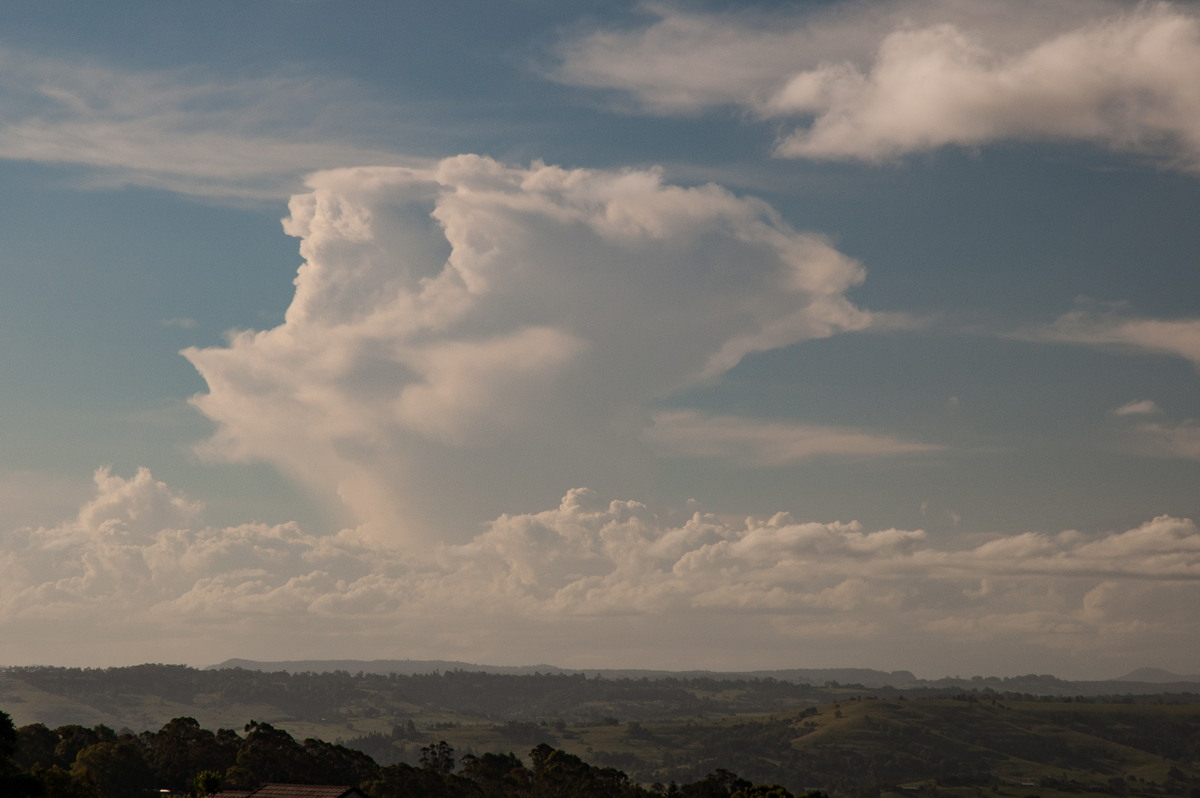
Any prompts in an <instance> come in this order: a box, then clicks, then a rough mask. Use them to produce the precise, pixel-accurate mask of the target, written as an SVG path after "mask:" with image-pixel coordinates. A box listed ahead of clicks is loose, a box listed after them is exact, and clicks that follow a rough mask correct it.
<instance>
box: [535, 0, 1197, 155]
mask: <svg viewBox="0 0 1200 798" xmlns="http://www.w3.org/2000/svg"><path fill="white" fill-rule="evenodd" d="M651 10H652V11H653V13H654V14H655V16H656V19H655V20H654V21H653V22H651V23H650V24H649V25H647V26H644V27H641V28H635V29H632V30H621V31H597V32H592V33H590V34H587V35H584V36H581V37H578V38H576V39H573V40H571V41H568V42H566V43H564V44H563V45H561V46H560V49H559V58H560V63H559V66H558V67H557V69H556V70H555V71H554V73H553V75H554V77H555V78H556V79H558V80H560V81H562V82H565V83H570V84H574V85H581V86H590V87H595V88H603V89H611V90H619V91H622V92H626V93H628V94H629V95H631V96H632V97H634V98H636V100H637V102H638V103H640V105H641V106H642V107H643V108H646V109H649V110H652V111H655V112H660V113H681V112H695V111H698V110H700V109H704V108H709V107H713V106H718V105H733V106H741V107H744V108H746V109H747V110H749V111H750V112H751V113H752V114H754V115H755V116H758V117H760V118H763V119H779V120H795V126H794V127H793V128H792V129H791V130H790V131H788V132H787V133H785V134H784V135H783V136H782V137H781V138H780V140H779V142H778V144H777V149H776V152H777V154H778V155H780V156H783V157H795V158H818V159H852V160H865V161H873V162H878V161H885V160H891V159H895V158H898V157H902V156H904V155H907V154H910V153H914V152H923V151H929V150H934V149H937V148H939V147H944V146H947V145H955V146H964V147H975V146H980V145H984V144H988V143H992V142H997V141H1004V140H1018V141H1067V140H1070V141H1085V142H1090V143H1093V144H1096V145H1098V146H1101V147H1105V148H1109V149H1112V150H1116V151H1122V152H1131V153H1137V154H1140V155H1147V156H1155V157H1158V158H1161V159H1165V160H1166V161H1167V162H1169V163H1171V164H1172V165H1174V166H1176V167H1178V168H1182V169H1185V170H1188V171H1196V170H1198V169H1200V89H1198V88H1197V84H1196V81H1195V75H1196V74H1197V72H1198V71H1200V18H1198V17H1197V16H1196V15H1195V14H1194V13H1193V12H1192V10H1191V9H1190V8H1189V7H1188V6H1186V5H1183V4H1172V3H1140V4H1136V5H1133V4H1127V3H1115V2H1110V1H1109V0H1071V2H1063V3H1054V4H1044V5H1041V6H1038V7H1036V8H1034V7H1029V8H1023V9H1022V13H1020V14H1013V13H1011V12H1012V7H1011V5H1009V4H1006V3H1002V2H996V1H995V0H970V1H969V2H911V0H888V1H885V2H872V3H850V4H842V5H833V6H818V7H816V8H815V9H813V10H805V11H803V12H800V13H791V14H783V13H774V14H754V13H748V14H744V15H735V14H731V13H726V14H716V13H699V12H689V11H684V10H681V9H679V8H676V7H671V6H651Z"/></svg>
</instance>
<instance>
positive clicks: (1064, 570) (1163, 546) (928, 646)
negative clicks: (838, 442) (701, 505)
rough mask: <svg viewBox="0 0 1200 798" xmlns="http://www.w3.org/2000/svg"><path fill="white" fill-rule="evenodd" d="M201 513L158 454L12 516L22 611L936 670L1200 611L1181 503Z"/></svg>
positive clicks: (10, 563) (1160, 640) (1189, 631)
mask: <svg viewBox="0 0 1200 798" xmlns="http://www.w3.org/2000/svg"><path fill="white" fill-rule="evenodd" d="M201 513H202V508H201V507H200V506H199V505H198V504H197V503H196V502H194V501H192V500H190V499H188V498H187V497H186V496H183V495H181V494H180V493H178V492H177V491H175V490H173V489H172V488H170V487H169V486H167V485H165V484H164V483H162V482H160V481H158V480H156V479H155V478H154V477H153V476H152V475H151V474H150V473H149V472H148V471H146V470H144V469H143V470H140V471H138V472H137V473H136V474H134V475H133V476H131V477H129V478H123V477H120V476H117V475H114V474H112V473H111V472H109V471H108V470H100V471H98V472H97V474H96V478H95V486H94V494H93V496H92V498H91V499H90V500H88V501H87V502H86V503H85V504H84V505H83V507H82V508H81V509H80V511H79V513H78V514H77V515H76V517H75V518H73V519H70V520H68V521H65V522H63V523H61V524H58V525H54V526H48V527H36V528H24V529H15V530H11V529H10V530H3V531H0V633H9V632H13V633H15V632H16V631H20V632H21V633H22V635H23V637H24V639H26V640H27V645H28V646H29V647H30V648H31V650H35V651H39V652H49V651H54V650H56V649H55V648H54V647H55V646H59V647H61V645H62V643H63V639H64V630H69V631H70V633H71V636H72V639H74V636H76V635H78V640H80V641H86V642H89V643H95V644H102V643H103V642H104V641H109V642H110V643H111V644H113V645H120V646H122V649H123V651H125V657H126V658H128V657H130V656H146V657H152V656H154V652H155V651H157V652H160V653H159V656H161V651H162V646H163V645H164V644H169V645H170V646H171V647H172V650H173V652H174V654H173V657H175V658H177V659H179V658H183V659H189V660H191V661H195V662H211V661H215V660H216V659H218V658H220V657H223V656H233V655H246V654H247V652H248V651H249V652H255V653H251V654H250V655H251V656H268V655H269V654H270V652H271V651H274V652H276V655H279V652H281V651H287V652H294V654H295V655H297V656H299V655H301V654H302V653H303V652H305V651H311V650H313V649H312V646H314V645H316V644H317V642H318V641H320V642H321V643H323V644H327V643H328V641H329V640H330V639H337V640H340V641H342V643H343V644H344V645H345V646H348V647H350V648H351V649H352V650H355V651H359V652H363V653H364V655H378V656H388V655H391V656H395V652H396V650H397V649H396V648H394V645H395V643H394V641H402V646H401V649H399V650H403V651H404V652H406V655H408V656H425V655H429V656H457V655H465V654H469V655H470V656H472V657H478V656H507V657H511V646H512V643H513V640H514V639H517V640H519V641H521V642H520V644H521V646H522V650H523V651H524V652H525V653H526V655H527V656H528V657H530V658H537V659H538V661H555V662H562V663H565V664H571V663H572V662H576V663H579V664H581V665H591V666H593V667H600V666H602V665H605V664H613V665H618V664H621V663H622V662H626V663H627V662H628V661H640V662H643V663H660V664H666V663H674V665H675V666H676V667H681V666H682V665H683V664H684V663H685V662H689V661H690V662H691V664H692V666H694V665H695V662H697V661H703V660H692V659H690V658H692V657H695V656H701V655H702V654H703V652H705V651H707V652H710V653H711V650H712V647H713V643H714V641H716V642H720V643H722V644H733V643H736V644H737V645H739V646H745V650H746V652H748V656H749V657H750V658H751V660H753V659H757V661H759V662H761V661H794V659H791V658H792V657H794V655H795V652H794V647H795V646H796V645H797V644H798V643H799V642H800V641H803V644H804V646H805V648H806V650H807V651H809V652H818V651H823V650H832V649H835V650H837V651H840V652H850V653H849V654H847V656H854V657H855V658H856V660H858V661H861V657H862V656H863V655H864V654H865V653H866V652H869V651H872V650H877V649H878V646H879V644H880V641H883V640H888V641H897V644H898V645H905V646H909V648H906V649H904V650H903V651H902V652H901V654H897V651H896V650H893V651H892V653H891V654H889V656H891V657H892V660H890V661H891V662H893V664H894V662H895V661H896V657H897V656H898V657H899V658H900V659H903V660H904V661H905V662H906V663H914V667H918V666H919V667H922V668H926V669H936V668H938V667H940V665H939V664H938V663H937V662H936V661H934V660H930V659H928V651H934V650H936V651H945V650H946V647H947V646H951V645H954V644H956V643H961V642H964V641H969V642H970V643H971V646H972V648H973V649H978V650H979V651H981V652H987V653H986V654H981V656H986V657H988V658H990V657H992V656H993V655H994V653H995V652H1003V651H1009V652H1010V653H1011V652H1013V651H1019V653H1017V654H1014V655H1013V658H1012V661H1011V662H1008V661H1003V660H995V659H980V660H978V662H977V663H968V664H971V665H972V667H975V668H977V669H978V671H979V672H981V673H985V672H987V673H994V672H996V671H997V670H1001V671H1002V670H1004V669H1006V668H1014V667H1015V668H1020V667H1028V662H1029V661H1030V660H1031V659H1034V660H1037V661H1045V658H1046V656H1048V654H1047V652H1052V651H1054V650H1059V651H1062V652H1063V653H1064V655H1066V656H1068V657H1069V656H1071V655H1079V654H1083V653H1085V652H1090V654H1089V655H1091V656H1102V657H1115V658H1117V659H1114V660H1113V661H1114V662H1117V661H1120V662H1121V663H1122V664H1127V661H1126V660H1120V657H1123V656H1124V657H1127V656H1128V654H1129V652H1130V651H1133V650H1136V651H1138V652H1139V655H1142V656H1147V657H1153V656H1159V655H1162V656H1164V657H1166V658H1167V659H1170V657H1172V656H1173V655H1174V653H1175V652H1177V651H1178V640H1179V639H1180V637H1181V636H1183V637H1187V636H1189V635H1192V636H1194V635H1195V634H1196V633H1197V632H1200V629H1198V628H1197V619H1196V617H1195V613H1194V612H1192V611H1191V608H1192V607H1194V606H1195V603H1196V601H1197V600H1198V599H1200V529H1198V528H1197V526H1196V524H1195V523H1194V522H1193V521H1191V520H1188V519H1181V518H1171V517H1167V516H1163V517H1159V518H1155V519H1152V520H1150V521H1148V522H1146V523H1144V524H1141V525H1139V526H1137V527H1135V528H1132V529H1129V530H1125V531H1120V532H1113V533H1108V534H1102V535H1084V534H1081V533H1079V532H1071V531H1068V532H1062V533H1058V534H1040V533H1026V534H1018V535H1010V536H1005V537H996V538H993V539H991V540H988V541H985V542H982V543H978V542H977V543H973V544H970V545H968V546H965V547H963V546H961V545H954V544H950V543H948V542H946V541H939V540H937V539H936V538H934V537H932V536H930V535H929V534H927V533H925V532H924V531H922V530H904V529H879V530H867V529H864V528H862V526H861V525H859V524H856V523H853V522H850V523H830V522H812V521H802V520H798V519H794V518H792V517H791V516H789V515H787V514H785V513H780V514H777V515H775V516H773V517H771V518H760V519H753V518H752V519H746V520H745V521H741V522H736V523H734V522H730V521H728V520H724V519H721V518H718V517H715V516H711V515H705V514H699V513H698V514H695V515H693V516H691V517H690V518H686V519H682V520H668V519H666V518H663V517H661V516H659V515H658V514H656V513H655V512H654V511H653V509H652V508H650V507H648V506H646V505H644V504H641V503H639V502H635V501H612V500H608V499H605V498H604V497H602V496H601V495H599V494H597V493H596V492H594V491H591V490H587V489H574V490H571V491H568V492H567V493H566V495H565V496H564V497H563V498H562V500H561V501H560V502H559V504H558V506H557V507H554V508H552V509H547V510H541V511H538V512H531V513H524V514H513V515H503V516H501V517H499V518H496V519H494V520H492V521H491V522H490V523H489V524H488V525H487V526H486V528H485V529H484V531H482V532H481V533H480V534H478V535H477V536H476V537H475V538H474V539H472V540H470V541H467V542H465V543H458V544H438V545H435V546H431V547H430V548H428V549H426V550H424V551H421V552H414V551H412V550H410V549H406V548H400V547H395V546H391V545H385V544H380V543H371V542H364V541H363V540H361V539H360V538H358V537H357V536H354V535H348V534H337V535H314V534H311V533H308V532H306V531H304V530H302V529H300V528H299V527H298V526H297V525H295V524H293V523H286V524H277V525H267V524H243V525H238V526H232V527H211V526H206V525H204V524H203V523H202V521H201ZM38 630H41V632H40V634H39V631H38ZM618 638H619V639H620V641H621V644H620V646H619V651H620V652H621V654H620V656H614V654H613V651H614V650H617V649H616V648H614V646H613V645H612V642H613V641H614V640H616V639H618ZM389 641H391V642H389ZM903 641H907V642H903ZM922 650H924V651H925V652H926V653H925V654H924V655H923V656H925V657H926V659H925V660H924V661H921V660H920V657H921V656H922V655H921V654H920V652H921V651H922ZM667 651H669V652H672V653H671V655H670V656H666V655H665V654H664V652H667ZM131 652H132V653H131ZM505 652H507V653H505ZM854 652H857V653H854ZM32 656H36V655H32ZM751 660H747V662H749V661H751ZM531 661H532V659H531ZM958 662H959V663H960V664H962V660H959V661H958ZM743 667H744V666H743ZM1115 667H1118V666H1116V665H1114V668H1115Z"/></svg>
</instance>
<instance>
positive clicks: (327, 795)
mask: <svg viewBox="0 0 1200 798" xmlns="http://www.w3.org/2000/svg"><path fill="white" fill-rule="evenodd" d="M213 798H367V796H366V795H365V794H364V793H363V792H362V791H361V790H359V789H357V788H355V787H338V786H331V785H325V784H264V785H262V786H261V787H259V788H258V789H257V790H222V791H221V792H219V793H217V794H216V795H215V796H213Z"/></svg>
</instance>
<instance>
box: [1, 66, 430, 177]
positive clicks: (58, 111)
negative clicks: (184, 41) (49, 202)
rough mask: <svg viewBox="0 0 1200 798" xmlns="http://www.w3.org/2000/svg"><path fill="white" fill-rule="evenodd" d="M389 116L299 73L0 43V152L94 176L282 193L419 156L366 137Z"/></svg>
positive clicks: (341, 84)
mask: <svg viewBox="0 0 1200 798" xmlns="http://www.w3.org/2000/svg"><path fill="white" fill-rule="evenodd" d="M392 116H394V114H392V113H390V112H389V111H388V110H387V109H385V108H384V107H382V106H380V105H379V104H377V103H374V102H373V101H372V100H371V99H370V97H369V95H368V93H367V92H366V91H365V90H364V89H363V87H361V86H357V85H355V84H353V83H350V82H348V81H337V80H332V79H329V78H324V77H315V76H310V75H305V74H304V73H303V72H302V71H299V70H297V71H295V72H292V73H282V74H274V75H260V76H249V77H245V76H239V77H228V76H222V75H220V74H218V73H216V72H213V71H201V70H199V69H194V68H193V69H176V70H164V71H157V72H131V71H127V70H121V69H117V68H114V67H110V66H106V65H103V64H96V63H85V62H81V61H70V60H54V59H50V58H46V57H42V56H38V55H33V54H30V53H27V52H22V51H20V50H15V49H12V48H2V49H0V119H2V120H3V121H0V158H3V159H8V160H20V161H31V162H36V163H46V164H61V165H69V166H76V167H83V168H85V169H86V170H87V175H88V180H89V182H91V183H93V184H99V185H139V186H147V187H152V188H162V189H167V190H170V191H174V192H179V193H183V194H190V195H195V196H206V197H217V198H219V197H228V198H240V199H248V200H256V199H274V200H278V199H281V198H284V197H286V196H287V195H288V194H290V193H291V192H292V191H294V190H295V189H296V188H297V187H299V186H300V185H301V178H302V176H303V175H304V174H305V173H307V172H310V171H312V170H314V169H320V168H328V167H334V166H347V165H353V164H361V163H378V164H399V163H405V162H408V163H413V162H414V161H413V159H403V158H401V157H399V156H397V155H396V154H395V153H394V152H389V151H385V150H382V149H379V148H377V147H373V146H371V145H370V143H369V139H370V137H371V135H372V134H371V131H372V130H373V131H375V134H376V137H378V135H377V134H378V132H379V130H380V129H382V128H383V127H384V126H386V125H392V126H394V125H395V120H394V119H390V118H389V117H392ZM393 133H394V129H393Z"/></svg>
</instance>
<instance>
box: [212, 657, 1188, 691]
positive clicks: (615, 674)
mask: <svg viewBox="0 0 1200 798" xmlns="http://www.w3.org/2000/svg"><path fill="white" fill-rule="evenodd" d="M226 668H242V669H244V670H253V671H266V672H271V673H273V672H278V671H284V672H287V673H330V672H333V671H346V672H348V673H360V672H361V673H382V674H393V673H395V674H402V675H406V676H411V675H416V674H425V673H446V672H450V671H469V672H473V673H494V674H506V675H531V674H535V673H539V674H575V673H582V674H585V675H588V676H599V677H602V678H604V679H717V680H737V679H775V680H777V681H782V682H792V683H795V684H811V685H814V686H821V685H825V684H829V683H831V682H836V683H837V684H841V685H862V686H863V687H868V688H872V689H878V688H883V687H896V688H901V689H913V688H921V687H970V688H977V689H983V688H986V687H988V686H994V687H996V688H997V689H1001V688H1002V689H1004V690H1009V691H1017V692H1028V693H1033V694H1037V695H1104V694H1108V693H1114V692H1121V693H1157V692H1161V691H1162V690H1163V688H1164V686H1168V687H1174V688H1175V689H1176V690H1177V691H1179V692H1195V691H1196V689H1197V687H1200V675H1191V676H1184V675H1180V674H1177V673H1171V672H1170V671H1166V670H1163V669H1161V668H1138V669H1137V670H1134V671H1131V672H1130V673H1128V674H1126V675H1124V676H1121V677H1119V678H1117V679H1106V680H1097V681H1068V680H1065V679H1059V678H1057V677H1055V676H1050V675H1045V674H1043V675H1036V674H1029V675H1027V676H1010V677H1005V678H1000V677H994V676H993V677H980V676H975V677H972V678H969V679H961V678H958V677H953V678H951V677H946V678H943V679H918V678H917V677H916V676H915V675H914V674H913V673H912V672H911V671H880V670H873V669H871V668H789V669H783V670H762V671H706V670H694V671H667V670H651V669H612V668H608V669H606V668H560V667H558V666H555V665H544V664H543V665H478V664H474V663H470V662H458V661H455V660H417V659H376V660H358V659H344V660H332V659H331V660H281V661H277V662H262V661H258V660H250V659H228V660H225V661H224V662H222V663H220V664H218V665H209V666H208V667H207V668H205V670H216V669H226ZM1139 685H1144V686H1145V687H1144V688H1139Z"/></svg>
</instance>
